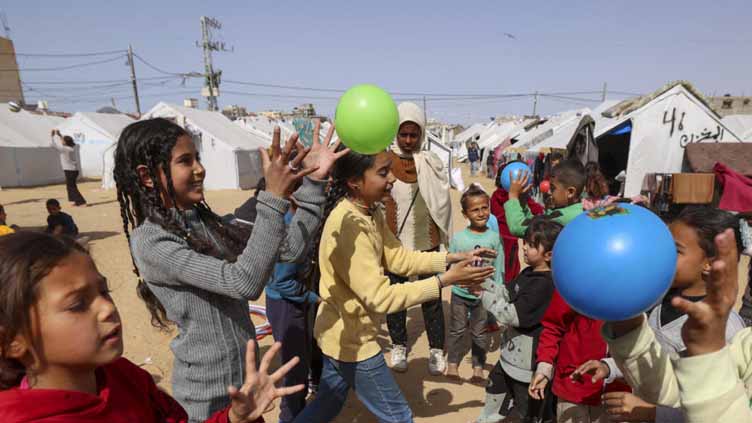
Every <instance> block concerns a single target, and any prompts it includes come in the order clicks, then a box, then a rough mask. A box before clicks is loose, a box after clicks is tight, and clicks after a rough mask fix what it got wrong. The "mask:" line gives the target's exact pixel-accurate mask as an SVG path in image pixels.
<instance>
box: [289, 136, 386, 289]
mask: <svg viewBox="0 0 752 423" xmlns="http://www.w3.org/2000/svg"><path fill="white" fill-rule="evenodd" d="M344 148H345V147H344V145H341V146H340V147H339V148H337V151H341V150H343V149H344ZM375 162H376V156H375V155H368V154H360V153H356V152H354V151H350V152H349V153H347V154H345V155H344V156H342V157H340V158H339V159H337V162H336V163H335V164H334V168H332V172H331V178H330V180H329V185H328V186H327V189H326V202H325V203H324V215H323V216H322V218H321V225H320V227H319V230H318V233H317V234H316V237H315V238H314V239H313V246H312V248H311V249H310V250H309V251H310V252H309V254H308V258H309V259H308V260H307V262H308V264H309V266H308V268H307V269H306V277H304V279H305V280H306V285H308V287H309V288H311V287H315V286H317V285H318V277H319V272H318V270H319V267H318V260H319V244H320V243H321V234H322V232H323V231H324V223H325V222H326V219H327V218H328V217H329V214H331V212H332V210H334V207H336V206H337V204H338V203H339V202H340V200H342V199H343V198H344V197H345V196H346V195H347V194H348V190H347V181H349V180H350V179H353V178H360V177H363V175H364V174H365V173H366V170H368V169H370V168H371V166H373V164H374V163H375Z"/></svg>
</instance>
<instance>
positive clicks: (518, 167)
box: [499, 162, 533, 191]
mask: <svg viewBox="0 0 752 423" xmlns="http://www.w3.org/2000/svg"><path fill="white" fill-rule="evenodd" d="M525 172H527V173H529V174H530V178H531V180H530V181H529V182H528V184H531V183H532V177H533V172H531V171H530V168H529V167H528V165H526V164H525V163H522V162H512V163H509V164H508V165H506V166H504V170H502V171H501V175H500V176H499V179H500V181H501V186H502V188H504V189H505V190H507V191H509V187H510V186H511V185H512V179H517V178H518V177H519V176H518V175H524V174H525Z"/></svg>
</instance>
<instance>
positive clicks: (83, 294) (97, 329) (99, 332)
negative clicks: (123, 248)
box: [32, 252, 123, 374]
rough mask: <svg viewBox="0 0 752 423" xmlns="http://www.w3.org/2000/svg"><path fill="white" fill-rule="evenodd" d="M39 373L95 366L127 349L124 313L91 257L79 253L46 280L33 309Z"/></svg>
mask: <svg viewBox="0 0 752 423" xmlns="http://www.w3.org/2000/svg"><path fill="white" fill-rule="evenodd" d="M32 328H33V329H32V333H33V336H34V337H35V339H36V345H37V352H38V353H39V356H40V359H41V360H42V362H41V363H38V364H40V370H39V373H40V374H41V373H45V372H49V373H48V374H56V373H55V372H57V373H65V370H66V369H85V370H91V369H94V368H96V367H98V366H101V365H104V364H107V363H110V362H112V361H113V360H115V359H117V358H118V357H120V356H121V355H122V353H123V337H122V329H121V324H120V315H119V314H118V311H117V308H116V307H115V304H114V303H113V302H112V298H111V297H110V294H109V290H108V287H107V280H106V279H105V278H104V277H103V276H102V275H101V274H100V273H99V271H98V270H97V268H96V266H95V265H94V261H93V260H92V259H91V257H90V256H88V255H86V254H84V253H80V252H75V253H72V254H70V255H69V256H68V257H66V258H65V259H63V260H62V261H61V262H60V263H59V264H58V265H57V266H56V267H55V268H54V269H52V271H51V272H50V273H49V274H48V275H47V276H46V277H45V278H44V279H42V281H41V282H40V286H39V299H38V300H37V302H36V304H35V306H34V308H33V311H32Z"/></svg>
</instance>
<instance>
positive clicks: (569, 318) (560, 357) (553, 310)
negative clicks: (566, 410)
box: [537, 290, 606, 406]
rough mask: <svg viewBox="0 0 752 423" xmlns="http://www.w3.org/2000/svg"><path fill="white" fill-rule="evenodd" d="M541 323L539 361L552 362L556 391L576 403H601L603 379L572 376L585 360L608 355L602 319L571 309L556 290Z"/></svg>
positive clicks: (560, 395)
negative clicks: (573, 377) (594, 380)
mask: <svg viewBox="0 0 752 423" xmlns="http://www.w3.org/2000/svg"><path fill="white" fill-rule="evenodd" d="M542 323H543V332H542V333H541V335H540V338H539V340H538V350H537V355H538V362H539V363H540V362H545V363H549V364H553V366H554V380H553V387H552V389H553V392H554V394H556V396H557V397H559V398H561V399H564V400H566V401H569V402H572V403H575V404H585V405H592V406H597V405H600V403H601V400H600V396H601V391H602V389H603V381H598V383H595V384H594V383H592V382H591V381H590V378H589V377H585V378H582V381H573V380H572V379H571V378H570V377H569V376H570V375H571V374H572V372H574V371H575V370H576V369H577V367H579V366H580V365H581V364H583V363H584V362H586V361H588V360H600V359H602V358H604V357H606V342H605V341H604V340H603V338H602V337H601V333H600V332H601V326H603V322H602V321H600V320H593V319H591V318H589V317H585V316H583V315H581V314H579V313H577V312H576V311H574V310H572V308H571V307H569V305H568V304H567V303H566V302H564V299H563V298H562V297H561V295H559V291H557V290H554V295H553V297H552V298H551V303H550V304H549V306H548V309H547V310H546V314H545V315H544V316H543V322H542Z"/></svg>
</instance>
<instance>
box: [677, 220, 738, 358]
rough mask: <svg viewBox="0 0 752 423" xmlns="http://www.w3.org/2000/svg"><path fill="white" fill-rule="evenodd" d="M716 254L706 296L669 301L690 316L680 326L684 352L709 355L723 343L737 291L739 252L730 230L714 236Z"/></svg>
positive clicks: (691, 354) (693, 354)
mask: <svg viewBox="0 0 752 423" xmlns="http://www.w3.org/2000/svg"><path fill="white" fill-rule="evenodd" d="M715 246H716V251H718V254H717V255H716V257H715V259H714V260H713V263H712V268H711V270H710V279H709V280H707V281H706V283H705V284H706V285H707V293H708V294H707V295H706V296H705V298H703V300H702V301H698V302H692V301H688V300H685V299H684V298H681V297H674V299H673V300H672V301H671V304H672V305H673V306H674V307H676V308H677V309H679V310H680V311H682V312H683V313H686V314H687V315H688V316H689V319H687V321H686V323H684V327H682V339H683V340H684V344H685V345H686V346H687V355H688V356H695V355H701V354H709V353H712V352H715V351H718V350H720V349H722V348H723V347H724V346H725V345H726V322H727V321H728V317H729V313H731V308H732V307H734V304H735V303H736V298H737V294H738V292H739V284H738V280H737V271H738V269H737V267H738V261H739V255H738V253H737V248H736V238H735V237H734V232H733V230H731V229H726V230H725V231H724V232H723V233H721V234H719V235H718V236H716V237H715Z"/></svg>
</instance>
